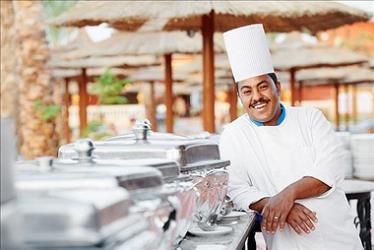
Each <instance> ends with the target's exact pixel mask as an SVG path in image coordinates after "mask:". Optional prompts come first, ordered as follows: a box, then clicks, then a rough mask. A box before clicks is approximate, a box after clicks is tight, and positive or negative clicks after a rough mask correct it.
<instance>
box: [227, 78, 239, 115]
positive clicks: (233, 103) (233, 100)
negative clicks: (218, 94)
mask: <svg viewBox="0 0 374 250" xmlns="http://www.w3.org/2000/svg"><path fill="white" fill-rule="evenodd" d="M235 84H236V83H234V84H232V86H230V89H229V91H228V99H229V100H228V101H229V104H230V121H233V120H235V119H236V118H237V117H238V96H237V94H236V86H235Z"/></svg>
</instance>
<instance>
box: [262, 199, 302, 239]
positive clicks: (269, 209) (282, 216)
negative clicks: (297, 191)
mask: <svg viewBox="0 0 374 250" xmlns="http://www.w3.org/2000/svg"><path fill="white" fill-rule="evenodd" d="M294 201H295V200H294V198H293V195H292V194H291V193H288V192H280V193H279V194H277V195H275V196H273V197H271V198H269V199H268V200H267V202H266V204H265V206H264V208H263V210H262V229H263V230H265V231H267V232H268V233H275V231H276V230H277V228H278V226H279V227H280V228H281V229H283V228H284V226H285V222H286V219H287V216H288V214H289V212H290V210H291V209H292V207H293V205H294Z"/></svg>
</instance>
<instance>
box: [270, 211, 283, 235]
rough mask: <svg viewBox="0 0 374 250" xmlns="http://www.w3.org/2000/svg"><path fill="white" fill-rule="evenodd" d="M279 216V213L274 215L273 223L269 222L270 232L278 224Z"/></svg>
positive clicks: (273, 231) (275, 228)
mask: <svg viewBox="0 0 374 250" xmlns="http://www.w3.org/2000/svg"><path fill="white" fill-rule="evenodd" d="M280 217H281V216H280V215H274V216H273V223H272V224H271V232H272V233H275V231H276V230H277V228H278V225H279V219H280Z"/></svg>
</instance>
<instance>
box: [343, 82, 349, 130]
mask: <svg viewBox="0 0 374 250" xmlns="http://www.w3.org/2000/svg"><path fill="white" fill-rule="evenodd" d="M348 88H349V85H348V84H345V85H344V92H345V95H346V103H345V104H346V107H347V110H346V113H345V130H346V131H349V89H348Z"/></svg>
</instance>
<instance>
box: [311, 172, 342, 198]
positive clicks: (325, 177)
mask: <svg viewBox="0 0 374 250" xmlns="http://www.w3.org/2000/svg"><path fill="white" fill-rule="evenodd" d="M306 176H309V177H313V178H315V179H317V180H320V181H322V182H323V183H325V184H326V185H328V186H329V187H330V189H329V190H327V191H326V192H324V193H323V194H321V195H319V196H316V197H315V198H325V197H327V196H329V195H330V194H331V193H332V192H334V191H335V189H336V180H335V178H333V177H332V176H330V175H329V174H327V173H323V172H320V171H313V172H311V173H309V174H306V175H305V177H306Z"/></svg>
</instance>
